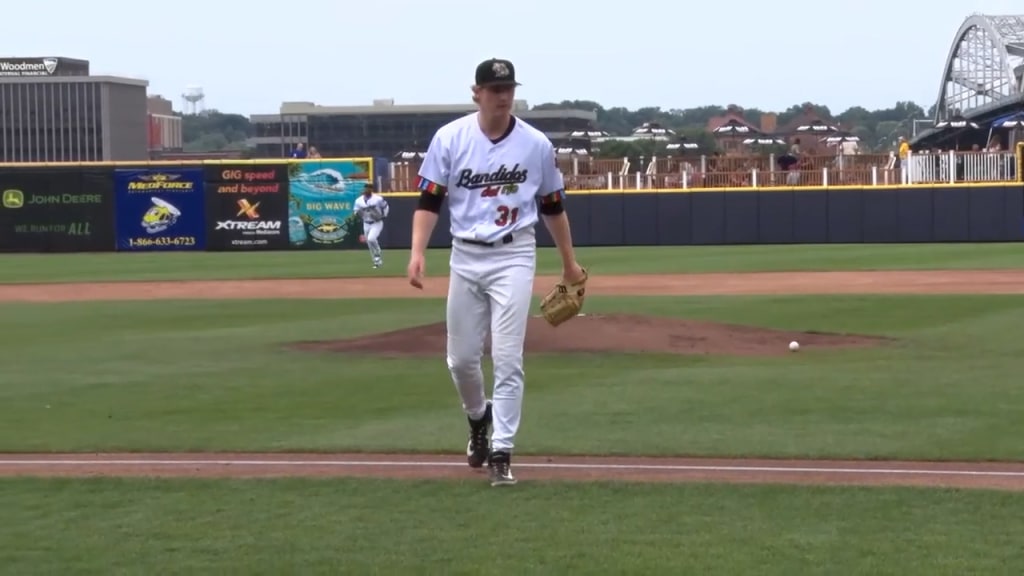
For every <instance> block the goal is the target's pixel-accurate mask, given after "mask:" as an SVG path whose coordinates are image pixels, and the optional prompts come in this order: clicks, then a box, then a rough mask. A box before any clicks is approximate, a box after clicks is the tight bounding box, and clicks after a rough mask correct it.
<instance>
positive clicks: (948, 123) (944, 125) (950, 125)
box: [935, 114, 980, 150]
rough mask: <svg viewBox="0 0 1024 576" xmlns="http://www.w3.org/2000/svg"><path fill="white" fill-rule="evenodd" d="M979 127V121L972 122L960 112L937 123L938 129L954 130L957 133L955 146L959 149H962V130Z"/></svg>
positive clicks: (936, 127)
mask: <svg viewBox="0 0 1024 576" xmlns="http://www.w3.org/2000/svg"><path fill="white" fill-rule="evenodd" d="M978 128H980V126H979V125H978V123H977V122H972V121H970V120H968V119H966V118H964V117H963V116H961V115H959V114H957V115H955V116H952V117H951V118H947V119H946V120H943V121H941V122H936V123H935V129H936V130H940V131H952V132H954V133H955V134H956V138H955V139H954V141H953V142H954V144H953V146H955V147H956V149H957V150H959V149H960V132H962V131H964V130H977V129H978Z"/></svg>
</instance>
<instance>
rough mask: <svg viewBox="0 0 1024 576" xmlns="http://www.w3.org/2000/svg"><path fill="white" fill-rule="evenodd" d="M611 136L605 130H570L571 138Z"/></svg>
mask: <svg viewBox="0 0 1024 576" xmlns="http://www.w3.org/2000/svg"><path fill="white" fill-rule="evenodd" d="M608 136H610V134H608V133H607V132H605V131H604V130H573V131H572V132H569V137H570V138H607V137H608Z"/></svg>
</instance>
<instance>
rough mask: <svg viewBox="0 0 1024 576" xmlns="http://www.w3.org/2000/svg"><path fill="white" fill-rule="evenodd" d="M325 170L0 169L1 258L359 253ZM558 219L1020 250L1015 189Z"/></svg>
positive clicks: (593, 229) (395, 212)
mask: <svg viewBox="0 0 1024 576" xmlns="http://www.w3.org/2000/svg"><path fill="white" fill-rule="evenodd" d="M323 162H324V163H325V164H323V165H328V164H329V166H328V168H330V169H316V170H312V169H314V168H317V166H299V165H293V164H294V163H291V162H283V161H278V162H273V161H271V162H262V161H257V162H238V163H234V164H232V163H223V162H217V163H213V164H210V163H205V162H204V163H203V164H202V165H200V164H198V163H192V164H191V165H188V164H186V163H174V164H175V166H176V167H171V166H167V165H161V166H155V165H154V164H156V163H152V164H142V165H131V166H128V165H119V166H114V165H90V164H83V165H70V166H60V165H58V166H54V165H46V166H43V165H27V166H18V167H10V166H0V199H2V202H0V252H101V251H115V250H133V251H139V250H146V251H155V250H237V251H251V250H287V249H309V247H310V246H309V244H310V242H313V243H314V244H316V246H315V247H316V248H321V249H329V250H365V248H364V247H363V245H361V244H359V243H358V242H357V239H358V236H359V234H360V233H361V232H362V226H361V224H360V223H359V222H358V221H357V219H355V218H354V216H353V215H352V206H351V204H352V202H351V200H353V199H354V197H352V198H349V197H348V196H344V195H343V194H341V193H339V192H338V190H340V189H341V187H342V186H341V185H342V184H344V187H345V190H344V191H343V192H344V194H355V195H357V193H358V190H361V189H362V183H361V182H362V181H360V180H359V179H360V178H364V179H365V178H366V177H367V172H366V171H363V172H359V171H358V170H356V171H355V172H351V173H346V174H342V173H341V172H340V171H339V170H340V169H341V168H345V167H346V166H348V165H349V164H351V166H350V167H352V166H355V167H356V168H358V166H356V164H357V163H354V162H348V164H345V163H344V162H340V161H333V160H332V161H323ZM346 162H347V161H346ZM323 165H321V166H320V167H321V168H322V166H323ZM360 166H361V165H360ZM339 167H340V168H339ZM353 169H355V168H353ZM310 170H312V172H310ZM318 175H319V176H318ZM314 176H318V177H320V178H321V179H323V178H326V180H323V181H322V182H321V181H320V180H316V179H315V178H314ZM331 178H333V180H332V179H331ZM353 182H354V184H353ZM301 186H305V188H303V190H304V192H303V194H304V195H299V194H298V193H297V190H298V187H301ZM348 188H352V189H353V190H356V192H349V191H348ZM388 199H389V202H390V204H391V214H390V218H389V219H388V221H387V223H386V224H385V227H384V232H383V234H382V236H381V241H382V243H383V245H384V247H385V248H387V249H407V248H408V247H409V241H410V232H411V231H410V224H411V221H412V213H413V211H414V210H415V208H416V204H417V198H416V197H415V194H401V195H396V196H389V198H388ZM567 206H568V211H569V218H570V220H571V222H572V227H573V237H574V240H575V243H576V244H577V245H579V246H653V245H676V246H678V245H715V244H821V243H907V242H1012V241H1021V240H1024V183H1015V184H1013V183H1006V184H993V185H961V186H949V185H943V186H936V187H934V188H929V187H921V186H913V187H901V188H884V187H870V188H864V189H859V188H829V189H820V188H804V189H761V190H748V189H734V190H699V191H693V190H690V191H666V190H663V191H659V192H644V193H639V192H610V191H594V192H590V193H587V192H580V193H570V195H569V197H568V200H567ZM448 226H449V223H448V216H447V210H444V211H443V212H442V216H441V219H440V221H439V223H438V227H437V229H436V230H435V232H434V234H433V236H432V238H431V241H430V246H431V247H435V248H442V247H447V246H450V244H451V236H450V234H449V232H448ZM537 230H538V235H539V241H540V244H541V245H543V246H550V245H552V242H551V239H550V237H549V236H548V234H547V231H546V230H545V229H544V227H543V225H539V226H538V227H537ZM310 239H312V240H310Z"/></svg>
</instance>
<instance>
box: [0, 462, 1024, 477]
mask: <svg viewBox="0 0 1024 576" xmlns="http://www.w3.org/2000/svg"><path fill="white" fill-rule="evenodd" d="M5 466H18V467H20V466H44V467H45V466H83V467H88V466H255V467H282V466H284V467H287V466H301V467H310V466H329V467H346V466H351V467H357V466H360V467H373V466H379V467H398V466H402V467H420V468H455V467H464V466H466V463H465V462H445V461H435V462H429V461H427V462H424V461H400V460H381V461H372V460H366V461H363V460H2V459H0V469H2V468H4V467H5ZM516 467H517V468H538V469H549V470H557V469H562V470H618V471H627V472H628V471H661V472H767V473H780V474H785V473H798V474H851V475H856V474H882V475H891V476H922V475H923V476H989V477H1005V478H1024V471H1020V472H1013V471H999V470H941V469H923V470H914V469H905V468H827V467H787V466H738V465H736V466H728V465H721V466H710V465H688V464H599V463H595V464H570V463H563V464H559V463H536V462H523V463H517V464H516Z"/></svg>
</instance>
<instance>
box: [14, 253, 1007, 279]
mask: <svg viewBox="0 0 1024 576" xmlns="http://www.w3.org/2000/svg"><path fill="white" fill-rule="evenodd" d="M578 258H579V260H580V261H581V262H583V263H584V264H586V265H587V266H588V267H590V268H591V269H592V270H593V271H594V272H595V273H599V274H605V275H607V274H650V273H664V274H671V273H687V272H691V273H692V272H754V271H791V270H886V269H890V270H891V269H947V268H948V269H968V268H1024V253H1022V249H1021V245H1020V244H1019V243H1010V244H977V243H975V244H896V245H884V244H848V245H841V244H830V245H789V246H704V247H657V248H622V247H615V248H580V249H579V251H578ZM385 259H386V266H385V268H384V269H383V270H380V271H375V270H372V269H371V268H370V260H369V256H368V254H367V253H366V252H364V251H361V250H360V251H329V252H266V253H258V252H247V253H246V252H239V253H218V252H197V253H183V252H171V253H110V254H14V255H0V283H14V282H76V281H115V280H199V279H250V278H325V277H342V276H373V275H382V276H383V275H401V276H404V275H405V265H406V263H407V262H408V250H385ZM427 267H428V274H430V275H445V274H447V273H448V251H447V250H431V251H430V252H429V255H428V263H427ZM559 269H560V264H559V261H558V256H557V253H556V252H555V251H554V250H553V249H541V250H540V251H539V260H538V270H539V272H540V273H542V274H549V273H550V274H553V273H556V272H558V271H559Z"/></svg>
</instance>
